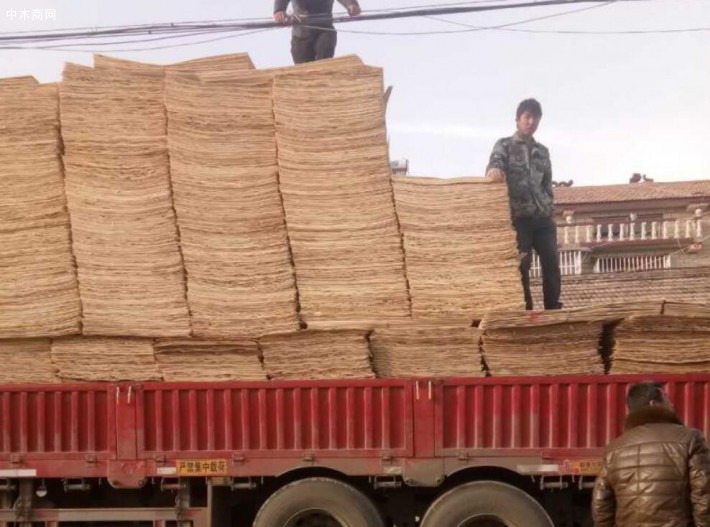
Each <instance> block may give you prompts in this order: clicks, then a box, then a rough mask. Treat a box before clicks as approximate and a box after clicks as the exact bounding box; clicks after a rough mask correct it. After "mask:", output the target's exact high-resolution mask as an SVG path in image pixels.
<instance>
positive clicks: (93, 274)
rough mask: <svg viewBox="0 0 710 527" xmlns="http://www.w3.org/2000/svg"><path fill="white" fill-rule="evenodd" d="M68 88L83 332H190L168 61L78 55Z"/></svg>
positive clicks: (69, 184) (71, 197)
mask: <svg viewBox="0 0 710 527" xmlns="http://www.w3.org/2000/svg"><path fill="white" fill-rule="evenodd" d="M60 94H61V115H62V135H63V138H64V143H65V147H66V155H65V158H64V160H65V166H66V191H67V198H68V203H69V211H70V214H71V221H72V234H73V241H74V245H73V248H74V254H75V256H76V260H77V265H78V269H79V286H80V291H81V297H82V301H83V308H84V309H83V323H84V333H85V334H87V335H119V336H129V335H130V336H151V337H153V336H166V337H170V336H186V335H188V334H189V331H190V328H189V318H188V310H187V301H186V298H185V281H184V271H183V265H182V257H181V254H180V250H179V247H178V237H177V227H176V224H175V215H174V211H173V206H172V197H171V190H170V181H169V165H168V155H167V141H166V118H165V109H164V106H163V96H164V90H163V73H162V71H161V70H155V71H152V70H148V69H146V70H145V71H140V72H136V71H131V70H125V69H121V68H102V69H96V70H94V69H92V68H87V67H83V66H77V65H73V64H69V65H67V66H66V68H65V70H64V80H63V82H62V83H61V87H60Z"/></svg>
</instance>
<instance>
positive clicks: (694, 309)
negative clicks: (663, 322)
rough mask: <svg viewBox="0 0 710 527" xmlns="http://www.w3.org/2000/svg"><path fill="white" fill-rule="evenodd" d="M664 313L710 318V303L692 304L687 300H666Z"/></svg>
mask: <svg viewBox="0 0 710 527" xmlns="http://www.w3.org/2000/svg"><path fill="white" fill-rule="evenodd" d="M663 314H664V315H671V316H676V317H688V318H707V319H710V304H690V303H687V302H665V303H664V304H663Z"/></svg>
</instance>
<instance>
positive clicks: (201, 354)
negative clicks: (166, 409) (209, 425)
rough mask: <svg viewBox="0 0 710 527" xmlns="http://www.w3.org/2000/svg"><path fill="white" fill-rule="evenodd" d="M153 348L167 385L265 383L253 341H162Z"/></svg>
mask: <svg viewBox="0 0 710 527" xmlns="http://www.w3.org/2000/svg"><path fill="white" fill-rule="evenodd" d="M153 348H154V350H155V358H156V360H157V362H158V368H159V370H160V372H161V374H162V376H163V378H164V379H165V380H166V381H176V382H177V381H263V380H266V373H265V372H264V367H263V365H262V363H261V360H260V357H259V355H260V354H259V346H258V345H257V343H256V342H255V341H253V340H242V341H224V340H219V341H202V340H192V339H189V340H188V339H185V340H175V339H172V340H159V341H157V342H156V343H155V344H154V346H153Z"/></svg>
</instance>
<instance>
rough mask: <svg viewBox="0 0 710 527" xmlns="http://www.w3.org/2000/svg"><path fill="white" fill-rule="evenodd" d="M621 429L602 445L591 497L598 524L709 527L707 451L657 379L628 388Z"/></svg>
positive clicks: (608, 526)
mask: <svg viewBox="0 0 710 527" xmlns="http://www.w3.org/2000/svg"><path fill="white" fill-rule="evenodd" d="M627 404H628V407H629V411H630V413H629V416H628V418H627V419H626V424H625V432H624V434H623V435H622V436H621V437H620V438H618V439H617V440H615V441H613V442H612V443H610V444H609V445H608V446H607V448H606V453H605V455H604V460H603V462H602V469H601V472H600V474H599V477H598V478H597V482H596V485H595V487H594V495H593V498H592V513H593V516H594V522H595V525H596V527H632V526H633V527H646V526H649V527H650V526H657V527H691V526H695V527H708V526H710V453H709V452H708V447H707V444H706V443H705V438H704V437H703V435H702V434H701V433H700V432H699V431H698V430H694V429H691V428H688V427H686V426H684V425H683V424H682V423H681V422H680V419H679V418H678V416H677V415H676V413H675V411H674V409H673V405H672V404H671V403H670V401H669V400H668V397H667V396H666V394H665V393H664V392H663V389H662V388H661V385H660V384H658V383H655V382H644V383H639V384H636V385H634V386H632V387H631V390H630V391H629V394H628V399H627Z"/></svg>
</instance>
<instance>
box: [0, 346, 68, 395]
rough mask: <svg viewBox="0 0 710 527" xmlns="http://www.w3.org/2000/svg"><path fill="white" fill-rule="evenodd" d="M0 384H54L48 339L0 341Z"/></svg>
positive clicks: (53, 369) (54, 376) (55, 380)
mask: <svg viewBox="0 0 710 527" xmlns="http://www.w3.org/2000/svg"><path fill="white" fill-rule="evenodd" d="M0 363H1V364H2V365H3V367H2V368H1V369H0V384H23V383H55V382H59V378H58V377H57V371H56V368H55V367H54V364H52V358H51V356H50V340H49V339H9V340H0Z"/></svg>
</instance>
